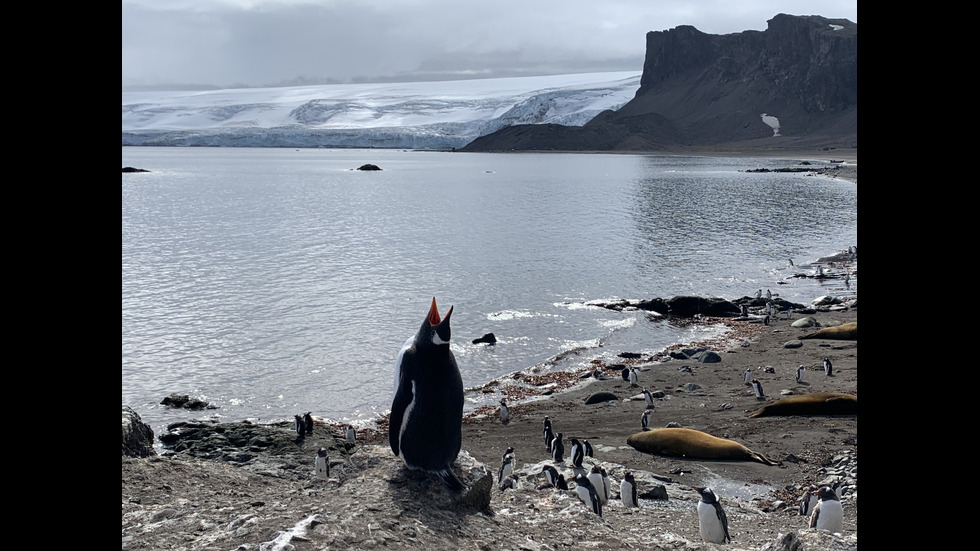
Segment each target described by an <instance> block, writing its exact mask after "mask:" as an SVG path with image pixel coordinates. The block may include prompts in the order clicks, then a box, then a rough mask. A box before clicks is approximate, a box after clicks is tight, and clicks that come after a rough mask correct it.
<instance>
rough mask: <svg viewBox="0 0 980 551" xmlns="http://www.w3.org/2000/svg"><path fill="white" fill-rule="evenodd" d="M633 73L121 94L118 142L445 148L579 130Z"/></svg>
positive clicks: (612, 102)
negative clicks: (514, 134)
mask: <svg viewBox="0 0 980 551" xmlns="http://www.w3.org/2000/svg"><path fill="white" fill-rule="evenodd" d="M639 86H640V71H633V72H615V73H589V74H576V75H552V76H538V77H515V78H496V79H482V80H480V79H473V80H459V81H446V82H409V83H363V84H330V85H314V86H295V87H283V88H243V89H237V90H199V91H182V92H174V91H126V92H123V93H122V145H124V146H127V145H161V146H221V147H224V146H241V147H387V148H413V149H449V148H453V147H457V148H458V147H462V146H464V145H466V144H467V143H469V142H471V141H472V140H473V139H475V138H477V137H479V136H482V135H484V134H489V133H491V132H494V131H496V130H499V129H500V128H503V127H505V126H509V125H513V124H549V123H553V124H561V125H566V126H575V125H582V124H585V123H586V122H588V121H589V120H590V119H592V118H593V117H595V116H596V115H597V114H599V113H601V112H603V111H606V110H610V109H618V108H619V107H621V106H623V105H624V104H625V103H626V102H627V101H629V100H630V99H631V98H633V96H634V94H635V93H636V90H637V88H639Z"/></svg>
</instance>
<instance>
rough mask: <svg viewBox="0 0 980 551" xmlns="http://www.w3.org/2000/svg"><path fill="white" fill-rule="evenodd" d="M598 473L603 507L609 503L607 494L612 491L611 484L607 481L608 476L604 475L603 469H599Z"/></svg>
mask: <svg viewBox="0 0 980 551" xmlns="http://www.w3.org/2000/svg"><path fill="white" fill-rule="evenodd" d="M599 472H601V473H602V494H603V497H602V504H603V505H605V504H606V503H608V502H609V492H611V491H612V483H610V481H609V475H608V474H606V468H605V467H599Z"/></svg>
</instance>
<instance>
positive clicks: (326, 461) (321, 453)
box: [314, 448, 330, 480]
mask: <svg viewBox="0 0 980 551" xmlns="http://www.w3.org/2000/svg"><path fill="white" fill-rule="evenodd" d="M314 464H315V466H316V477H317V478H319V479H321V480H326V479H328V478H330V458H328V457H327V449H326V448H320V449H319V450H317V451H316V459H315V461H314Z"/></svg>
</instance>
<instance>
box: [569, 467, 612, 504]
mask: <svg viewBox="0 0 980 551" xmlns="http://www.w3.org/2000/svg"><path fill="white" fill-rule="evenodd" d="M588 479H589V482H590V483H592V488H593V489H594V490H595V493H596V495H598V496H599V501H600V502H601V503H602V504H603V505H605V504H606V489H605V483H604V482H603V478H602V469H600V468H599V466H598V465H593V466H592V470H591V471H590V472H589V476H588ZM575 480H578V477H575Z"/></svg>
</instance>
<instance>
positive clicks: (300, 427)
mask: <svg viewBox="0 0 980 551" xmlns="http://www.w3.org/2000/svg"><path fill="white" fill-rule="evenodd" d="M295 423H296V426H295V429H296V435H297V436H299V437H300V438H303V436H305V435H306V422H304V421H303V416H302V415H297V416H296V420H295Z"/></svg>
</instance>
